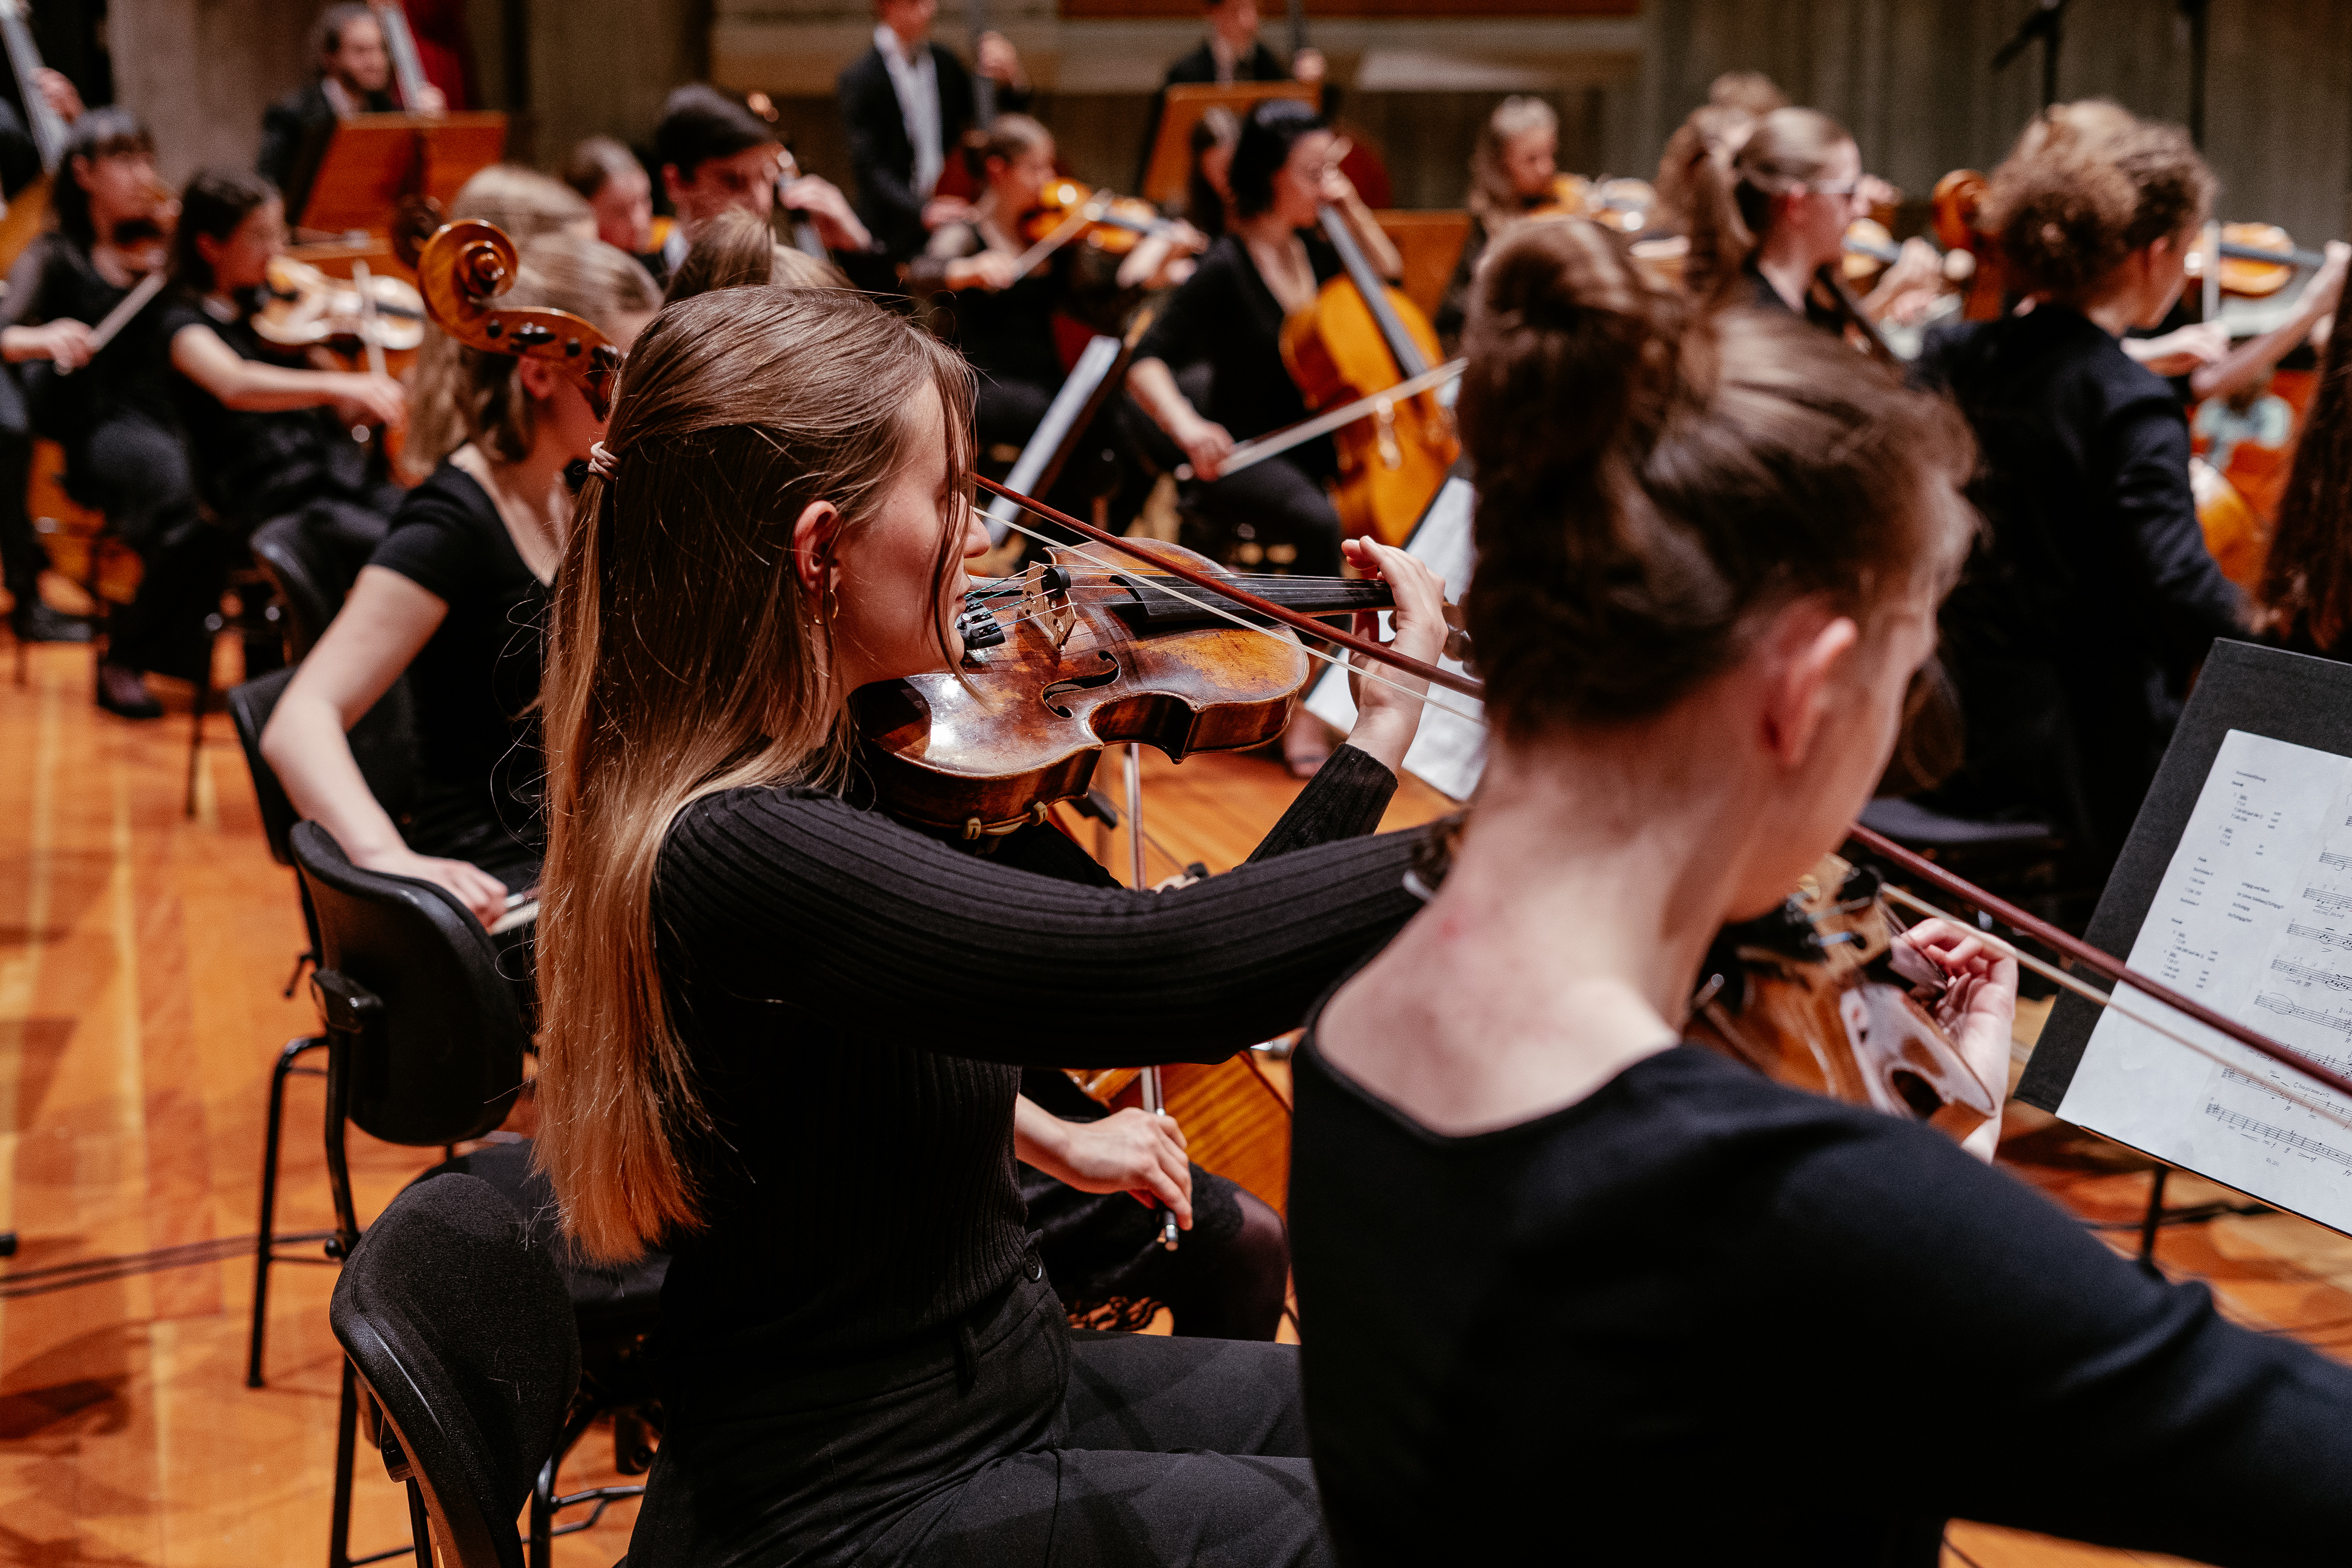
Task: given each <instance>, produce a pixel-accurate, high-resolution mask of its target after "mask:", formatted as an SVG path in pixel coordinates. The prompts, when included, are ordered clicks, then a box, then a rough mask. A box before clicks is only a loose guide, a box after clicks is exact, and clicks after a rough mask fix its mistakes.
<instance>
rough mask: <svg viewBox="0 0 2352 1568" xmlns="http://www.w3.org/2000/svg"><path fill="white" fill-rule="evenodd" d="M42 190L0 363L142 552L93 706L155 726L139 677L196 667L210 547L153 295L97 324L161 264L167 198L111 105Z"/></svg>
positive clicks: (111, 521) (80, 124)
mask: <svg viewBox="0 0 2352 1568" xmlns="http://www.w3.org/2000/svg"><path fill="white" fill-rule="evenodd" d="M51 190H52V196H51V200H52V203H53V204H54V206H55V208H56V212H57V218H58V225H57V227H56V228H54V229H51V230H49V231H48V232H47V233H45V234H43V235H40V236H39V237H37V239H35V240H34V242H33V243H32V245H31V246H27V247H26V251H25V254H24V255H23V256H20V257H19V258H18V259H17V262H16V267H15V269H14V270H13V271H12V272H11V273H10V275H9V280H8V291H7V298H6V299H5V303H0V323H5V325H0V356H5V358H7V359H8V360H9V361H11V362H13V363H16V364H19V365H22V366H24V367H25V370H24V374H25V375H26V402H27V403H28V405H29V412H30V416H31V421H32V427H33V429H34V430H36V431H37V432H39V433H40V434H44V435H47V436H48V437H50V438H51V439H53V440H56V441H58V443H60V444H62V445H63V446H64V448H65V455H66V481H67V485H68V488H69V489H70V490H71V491H72V492H73V494H74V495H75V496H76V497H77V498H78V499H79V500H81V501H82V502H83V503H84V504H85V505H89V506H95V507H98V508H100V510H101V511H103V512H104V513H105V514H106V517H107V523H108V526H109V528H110V529H111V530H112V531H113V532H114V534H115V535H116V536H117V537H118V538H121V540H122V541H123V542H124V543H125V544H128V545H129V546H130V547H131V549H133V550H135V551H137V552H138V555H139V558H140V560H141V562H142V568H143V570H142V574H141V578H140V586H139V591H138V595H137V597H136V599H135V600H134V601H133V602H131V604H129V605H125V606H121V607H120V608H118V609H116V610H115V611H114V612H112V613H111V614H110V616H109V617H108V621H107V647H106V651H105V653H104V654H103V655H102V656H101V659H100V664H99V666H98V701H99V706H101V707H103V708H105V709H107V710H108V711H109V712H111V713H115V714H118V715H121V716H123V717H125V718H155V717H159V716H162V714H163V706H162V705H161V704H159V703H157V702H156V700H155V698H154V695H153V694H152V693H151V692H149V691H148V689H147V685H146V678H145V673H146V672H148V671H157V672H161V673H164V674H173V675H182V676H186V675H193V674H194V673H195V662H196V661H197V660H198V659H199V658H201V657H202V656H203V655H204V651H205V648H206V647H207V646H208V643H206V641H205V637H204V633H203V622H204V617H205V615H206V614H207V613H209V612H210V611H211V608H212V605H211V599H212V597H213V596H214V595H215V594H216V593H217V591H218V589H217V582H218V575H217V566H218V562H217V550H216V548H215V543H214V541H213V540H212V539H211V538H209V537H208V536H207V535H206V533H205V529H204V527H203V525H202V522H201V521H200V519H199V517H198V516H197V509H196V497H195V494H194V487H193V482H192V480H191V478H190V476H189V473H188V463H187V457H186V455H185V454H184V451H183V449H182V446H181V441H180V432H179V425H178V420H177V417H176V415H175V413H174V410H173V405H172V400H171V394H170V392H169V389H168V385H167V379H168V378H167V377H166V375H165V373H164V371H163V367H162V365H161V363H160V362H159V359H158V356H157V354H156V352H155V349H154V340H153V336H152V329H153V326H154V323H155V321H156V319H158V318H159V316H160V315H161V313H162V309H163V305H162V301H161V300H160V299H152V298H151V300H150V301H149V303H147V304H146V305H144V306H142V307H141V308H139V310H138V312H137V313H136V315H135V316H134V317H132V318H131V319H130V320H129V321H127V322H125V323H123V324H122V326H121V329H119V330H118V331H117V332H116V333H115V335H114V337H113V338H112V339H111V340H109V341H108V342H107V343H106V344H105V345H104V346H103V347H102V348H100V347H94V344H95V338H94V336H93V333H92V329H94V328H95V327H97V326H98V325H100V323H101V322H103V321H104V320H105V319H106V318H107V317H108V316H109V315H110V314H111V313H112V312H113V310H114V309H115V308H116V307H117V306H119V305H121V304H122V303H123V302H124V300H125V299H126V298H128V297H129V295H130V294H131V291H132V289H134V288H135V287H138V286H139V285H140V284H141V283H142V281H143V280H144V278H145V277H147V276H148V275H149V274H152V273H154V272H157V271H160V270H161V269H162V268H163V230H162V228H161V219H162V215H163V214H161V213H160V211H159V209H160V207H161V206H162V204H163V198H164V197H166V196H167V195H168V192H167V191H166V190H165V188H164V187H163V184H162V183H161V182H160V181H159V180H158V178H157V176H156V173H155V156H154V143H153V142H152V140H151V139H150V138H149V137H148V134H147V131H146V129H145V128H144V127H143V126H142V125H141V124H140V123H139V122H138V121H137V120H135V119H133V118H132V117H131V114H130V113H129V112H128V111H127V110H121V109H113V108H107V109H99V110H91V111H90V112H89V113H87V114H84V115H83V116H81V118H80V119H79V120H77V121H76V123H75V125H74V128H73V130H72V131H71V132H70V133H68V136H67V138H66V145H65V149H64V155H63V160H62V162H61V163H60V165H59V168H58V179H57V180H56V182H55V183H54V184H53V185H52V187H51ZM19 483H20V484H21V479H20V480H19Z"/></svg>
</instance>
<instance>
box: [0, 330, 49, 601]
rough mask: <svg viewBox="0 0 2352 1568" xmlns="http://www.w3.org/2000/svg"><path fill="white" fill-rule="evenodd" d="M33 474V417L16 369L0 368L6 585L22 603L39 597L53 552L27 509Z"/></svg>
mask: <svg viewBox="0 0 2352 1568" xmlns="http://www.w3.org/2000/svg"><path fill="white" fill-rule="evenodd" d="M32 476H33V428H32V418H31V415H30V413H28V412H27V410H26V406H25V389H24V388H23V387H22V386H20V385H19V384H18V383H17V381H16V368H15V367H14V366H0V586H4V587H5V588H6V589H7V590H8V592H9V593H10V594H11V595H12V596H13V597H14V598H15V599H16V601H17V602H18V603H20V604H22V603H26V602H29V601H31V600H33V599H35V598H37V597H38V596H39V592H40V580H41V573H42V572H44V571H46V570H48V565H49V554H48V551H47V549H44V548H43V547H42V545H41V540H40V536H38V535H37V534H36V533H34V532H33V517H32V514H31V513H30V512H28V511H26V509H25V486H26V482H27V481H29V480H30V479H31V478H32Z"/></svg>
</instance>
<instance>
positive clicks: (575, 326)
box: [416, 218, 621, 419]
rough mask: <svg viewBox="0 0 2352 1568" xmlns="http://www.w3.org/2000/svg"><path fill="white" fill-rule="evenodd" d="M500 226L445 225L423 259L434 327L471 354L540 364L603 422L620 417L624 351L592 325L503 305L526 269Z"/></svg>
mask: <svg viewBox="0 0 2352 1568" xmlns="http://www.w3.org/2000/svg"><path fill="white" fill-rule="evenodd" d="M520 265H521V264H520V257H519V256H517V254H516V251H515V245H514V241H513V240H511V239H509V238H508V237H507V235H506V231H505V230H503V229H501V228H499V226H498V225H496V224H486V223H483V222H482V221H481V220H479V219H478V218H467V219H464V220H461V221H460V222H457V223H454V224H444V225H441V227H440V228H439V229H438V230H437V231H436V233H435V234H434V235H433V237H432V238H431V239H429V240H427V241H425V246H424V248H422V249H421V250H419V251H418V252H417V254H416V287H417V292H418V294H419V295H420V296H421V297H422V298H423V299H424V301H425V314H426V315H428V316H429V317H431V318H432V320H433V324H434V325H435V326H436V327H438V328H440V329H442V330H443V331H444V332H446V333H448V334H449V336H451V337H452V338H455V339H456V340H457V341H458V342H460V343H463V344H464V345H465V346H466V347H467V348H469V349H478V350H481V351H482V352H484V353H486V354H511V355H513V356H515V357H516V358H518V359H531V360H539V361H543V362H545V363H548V364H551V365H553V366H555V367H556V368H557V369H558V370H560V371H562V372H563V374H564V376H565V377H566V378H567V379H569V380H570V381H571V382H572V384H573V385H574V386H577V387H578V388H579V389H580V392H581V395H582V396H583V397H585V398H586V399H587V400H588V406H589V408H590V409H591V410H592V411H593V413H595V415H596V417H597V418H598V419H603V418H604V417H606V416H607V415H608V414H610V413H612V410H613V389H614V384H615V383H616V382H619V380H620V377H621V350H619V349H617V348H615V347H614V345H613V343H612V342H611V341H610V340H608V339H606V338H605V336H604V333H602V332H600V331H598V330H597V329H596V327H595V325H594V324H593V322H591V321H589V320H588V319H586V318H584V317H581V316H575V315H573V314H572V312H571V311H569V310H558V309H556V308H554V307H552V306H549V305H509V306H499V305H498V304H495V303H494V301H495V300H496V299H497V298H498V297H499V295H500V294H503V293H505V292H506V291H507V290H508V289H509V288H510V287H513V286H514V279H515V274H516V271H517V269H518V268H519V267H520Z"/></svg>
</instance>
